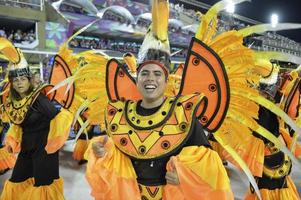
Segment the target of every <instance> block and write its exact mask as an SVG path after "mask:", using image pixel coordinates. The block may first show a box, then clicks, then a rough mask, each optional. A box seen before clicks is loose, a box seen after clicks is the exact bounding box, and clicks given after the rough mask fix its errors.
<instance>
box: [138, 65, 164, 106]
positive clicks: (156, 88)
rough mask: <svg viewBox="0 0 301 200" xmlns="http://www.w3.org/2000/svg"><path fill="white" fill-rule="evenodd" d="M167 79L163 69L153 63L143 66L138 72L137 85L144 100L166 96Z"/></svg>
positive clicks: (149, 100) (154, 99) (153, 99)
mask: <svg viewBox="0 0 301 200" xmlns="http://www.w3.org/2000/svg"><path fill="white" fill-rule="evenodd" d="M166 84H167V80H166V78H165V74H164V71H163V69H162V68H161V67H160V66H158V65H156V64H153V63H150V64H147V65H145V66H143V67H142V69H141V70H140V71H139V73H138V78H137V87H138V90H139V92H140V93H141V95H142V97H143V100H146V101H148V102H153V101H156V100H158V99H159V98H162V97H163V96H164V91H165V88H166Z"/></svg>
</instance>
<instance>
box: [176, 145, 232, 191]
mask: <svg viewBox="0 0 301 200" xmlns="http://www.w3.org/2000/svg"><path fill="white" fill-rule="evenodd" d="M177 158H178V159H179V161H180V162H181V163H183V164H184V165H185V166H186V167H188V168H190V169H191V170H192V171H193V172H194V173H195V174H197V175H198V176H199V177H200V178H201V179H202V180H204V181H205V182H207V183H208V184H209V185H210V186H211V187H212V188H213V189H215V190H219V189H222V190H231V189H230V184H229V183H230V181H229V178H228V175H227V172H226V170H225V168H224V167H223V164H222V162H221V160H220V158H219V157H218V154H217V153H216V152H215V151H212V150H210V149H209V148H205V147H197V146H191V147H185V148H183V149H182V151H181V153H180V154H179V155H178V156H177ZM205 163H206V164H205ZM209 177H210V178H209ZM213 177H215V178H213Z"/></svg>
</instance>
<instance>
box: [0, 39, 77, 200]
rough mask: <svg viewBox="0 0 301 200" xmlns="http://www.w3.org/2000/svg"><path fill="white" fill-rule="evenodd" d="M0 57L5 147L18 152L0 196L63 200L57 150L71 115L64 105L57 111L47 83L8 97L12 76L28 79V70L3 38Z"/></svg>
mask: <svg viewBox="0 0 301 200" xmlns="http://www.w3.org/2000/svg"><path fill="white" fill-rule="evenodd" d="M0 58H1V59H5V60H7V61H9V69H8V79H7V78H6V79H5V80H4V82H2V84H3V83H4V84H5V85H4V86H3V92H2V96H1V100H2V101H1V102H2V105H1V120H3V121H9V122H10V123H11V126H10V128H9V130H8V133H7V136H6V139H5V146H6V147H7V148H9V149H10V150H11V151H12V152H13V153H19V154H18V158H17V161H16V164H15V166H14V169H13V172H12V176H11V178H10V179H9V180H7V181H6V182H5V185H4V188H3V191H2V194H1V197H0V199H1V200H15V199H16V200H17V199H18V200H20V199H24V200H29V199H30V200H47V199H48V200H49V199H56V200H63V199H64V193H63V179H62V178H60V176H59V163H58V150H59V149H60V148H61V147H62V146H63V144H64V142H65V140H66V139H67V138H68V135H69V129H70V127H71V124H72V121H73V116H74V114H72V113H71V112H69V111H68V110H66V109H64V108H62V109H61V110H60V111H58V110H57V109H56V108H55V107H54V105H53V104H52V103H51V102H50V101H51V100H54V98H55V97H57V98H58V95H56V94H55V93H52V94H49V95H47V92H48V91H49V89H50V88H52V87H53V86H51V85H41V86H39V87H37V88H33V87H32V91H29V93H28V94H26V96H25V97H23V98H19V99H15V98H12V93H11V92H10V90H11V87H10V84H12V81H13V79H14V78H17V77H27V79H28V80H29V81H30V78H31V73H30V70H29V67H28V64H27V61H26V60H25V58H24V56H23V54H22V53H21V52H20V50H19V49H16V48H15V47H14V46H13V45H12V44H11V42H9V41H8V40H6V39H5V38H0ZM27 79H26V80H27ZM56 100H58V102H60V99H56ZM64 100H66V98H65V99H64ZM65 102H66V101H65ZM62 105H66V104H62ZM66 107H67V106H66ZM69 109H70V110H71V107H70V108H69ZM45 171H46V173H45Z"/></svg>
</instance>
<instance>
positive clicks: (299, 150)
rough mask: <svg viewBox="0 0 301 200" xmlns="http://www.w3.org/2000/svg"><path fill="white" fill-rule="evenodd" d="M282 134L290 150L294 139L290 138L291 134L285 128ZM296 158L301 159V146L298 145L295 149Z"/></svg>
mask: <svg viewBox="0 0 301 200" xmlns="http://www.w3.org/2000/svg"><path fill="white" fill-rule="evenodd" d="M280 133H281V135H282V137H283V139H284V141H285V143H286V145H287V147H288V148H289V149H290V148H291V145H292V142H293V138H292V137H291V136H290V134H289V133H288V132H287V131H286V130H285V129H283V128H280ZM294 154H295V156H296V157H300V156H301V145H300V144H298V143H297V144H296V148H295V152H294Z"/></svg>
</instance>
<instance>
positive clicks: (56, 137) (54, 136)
mask: <svg viewBox="0 0 301 200" xmlns="http://www.w3.org/2000/svg"><path fill="white" fill-rule="evenodd" d="M73 118H74V117H73V114H72V113H71V112H69V111H68V110H66V109H63V108H62V109H61V111H60V112H59V113H58V114H57V115H56V116H55V117H54V118H53V119H52V120H51V121H50V129H49V133H48V141H47V145H46V147H45V150H46V151H47V153H48V154H50V153H55V152H56V151H57V150H59V149H60V148H61V147H62V146H63V145H64V143H65V142H66V140H67V139H68V136H69V133H70V128H71V125H72V122H73Z"/></svg>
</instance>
